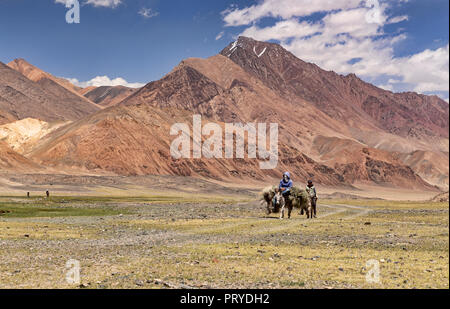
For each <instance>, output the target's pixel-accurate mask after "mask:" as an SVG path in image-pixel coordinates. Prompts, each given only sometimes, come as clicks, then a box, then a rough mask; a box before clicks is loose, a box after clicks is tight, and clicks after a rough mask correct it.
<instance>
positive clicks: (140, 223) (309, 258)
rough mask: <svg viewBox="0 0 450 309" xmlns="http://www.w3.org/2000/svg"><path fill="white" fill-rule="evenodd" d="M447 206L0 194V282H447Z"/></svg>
mask: <svg viewBox="0 0 450 309" xmlns="http://www.w3.org/2000/svg"><path fill="white" fill-rule="evenodd" d="M448 208H449V207H448V203H423V202H422V203H420V202H388V201H382V200H347V201H345V200H323V201H321V202H320V206H319V216H318V218H317V219H314V220H307V219H306V218H304V217H300V216H299V214H298V213H297V211H296V212H295V214H294V215H293V218H292V219H290V220H287V219H285V220H279V219H278V218H277V216H276V215H270V216H266V215H265V214H264V212H263V208H262V207H261V205H260V204H259V202H258V201H255V198H254V197H253V196H251V195H242V194H241V195H237V194H236V195H228V196H223V195H220V196H219V195H216V196H212V195H211V196H209V197H207V198H205V197H203V196H199V195H189V194H186V193H183V194H180V195H179V196H163V195H159V196H156V195H155V196H149V197H141V198H126V197H121V198H106V197H102V198H94V197H84V198H81V197H79V198H74V197H71V198H70V197H52V198H50V199H49V200H47V199H43V198H32V199H26V198H17V197H3V198H0V210H2V212H0V255H1V257H2V258H1V259H0V288H448V282H449V266H448V259H449V255H448V244H449V234H448V233H449V231H448ZM69 260H77V261H79V263H80V268H81V272H80V274H81V280H80V282H79V283H76V284H72V283H68V282H67V280H66V274H67V272H68V271H69V268H67V267H66V266H67V265H66V263H67V262H68V261H69ZM369 260H376V261H377V263H379V266H380V283H368V282H367V281H366V275H367V273H368V272H369V271H370V270H371V269H372V267H373V266H371V264H366V263H367V262H368V261H369Z"/></svg>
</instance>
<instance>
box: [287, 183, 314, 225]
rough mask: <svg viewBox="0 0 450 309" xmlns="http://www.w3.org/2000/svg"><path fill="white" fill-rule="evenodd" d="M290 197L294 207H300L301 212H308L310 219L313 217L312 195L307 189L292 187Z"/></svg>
mask: <svg viewBox="0 0 450 309" xmlns="http://www.w3.org/2000/svg"><path fill="white" fill-rule="evenodd" d="M289 199H290V201H291V203H292V206H293V207H294V208H297V209H300V211H301V214H303V213H306V216H307V217H308V219H312V217H313V213H312V204H311V196H310V195H309V194H308V192H306V190H305V189H300V188H298V187H293V188H292V189H291V195H290V197H289Z"/></svg>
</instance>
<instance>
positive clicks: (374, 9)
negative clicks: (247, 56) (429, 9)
mask: <svg viewBox="0 0 450 309" xmlns="http://www.w3.org/2000/svg"><path fill="white" fill-rule="evenodd" d="M404 2H407V1H405V0H402V1H393V0H392V1H391V0H388V1H383V2H381V1H380V2H379V1H377V0H367V1H361V0H333V1H331V0H261V1H259V2H258V4H255V5H252V6H249V7H244V8H238V7H237V6H236V5H232V6H231V7H229V8H228V9H227V10H225V11H223V12H222V16H223V21H224V23H225V26H226V27H237V26H239V27H243V28H244V30H243V31H242V32H241V34H240V35H243V36H248V37H252V38H254V39H256V40H262V41H269V40H275V41H278V42H280V44H281V45H282V46H283V47H285V48H286V49H287V50H289V51H290V52H292V53H293V54H295V55H296V56H297V57H299V58H301V59H302V60H305V61H308V62H313V63H316V64H317V65H319V66H320V67H322V68H324V69H327V70H333V71H336V72H338V73H341V74H348V73H355V74H357V75H359V76H361V77H362V78H364V79H366V80H368V81H370V82H373V83H375V84H378V85H379V86H380V87H383V88H385V89H388V90H391V91H406V90H413V91H416V92H420V93H433V92H435V93H437V92H448V91H449V45H448V43H447V45H445V46H442V47H441V48H438V49H435V50H430V49H427V50H424V51H422V52H420V53H417V54H413V55H410V56H406V57H396V56H395V54H394V47H395V45H396V44H398V43H400V42H402V41H404V40H405V39H407V35H406V34H405V33H403V32H402V31H401V30H400V31H398V32H397V33H394V34H387V33H385V32H384V26H385V25H389V24H397V23H402V22H407V21H408V20H409V17H408V16H406V15H401V16H389V15H388V12H389V8H390V7H392V6H393V5H402V3H404ZM311 14H315V15H314V16H311ZM263 18H265V19H267V18H272V19H274V23H273V24H272V25H270V26H261V20H262V19H263ZM266 25H267V23H266ZM441 96H442V95H441ZM446 97H447V98H448V95H447V96H446Z"/></svg>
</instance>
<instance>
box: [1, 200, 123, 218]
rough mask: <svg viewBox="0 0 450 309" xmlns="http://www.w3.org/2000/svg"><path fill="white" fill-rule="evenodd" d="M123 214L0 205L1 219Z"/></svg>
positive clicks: (119, 212)
mask: <svg viewBox="0 0 450 309" xmlns="http://www.w3.org/2000/svg"><path fill="white" fill-rule="evenodd" d="M121 213H123V211H119V210H115V209H108V208H85V207H70V206H56V205H40V204H23V203H0V218H35V217H47V218H53V217H83V216H113V215H118V214H121Z"/></svg>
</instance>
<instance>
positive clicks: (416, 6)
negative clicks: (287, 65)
mask: <svg viewBox="0 0 450 309" xmlns="http://www.w3.org/2000/svg"><path fill="white" fill-rule="evenodd" d="M71 1H74V0H0V61H1V62H4V63H7V62H9V61H11V60H14V59H16V58H24V59H25V60H27V61H28V62H30V63H31V64H33V65H35V66H37V67H39V68H41V69H43V70H45V71H47V72H50V73H52V74H54V75H56V76H59V77H65V78H68V79H69V80H71V81H72V82H73V83H75V84H77V85H79V86H82V87H86V86H91V85H93V86H100V85H119V84H120V85H125V86H130V87H139V86H142V85H144V84H146V83H148V82H150V81H154V80H158V79H160V78H161V77H163V76H164V75H165V74H167V73H168V72H170V71H171V70H172V69H173V67H175V66H176V65H177V64H178V63H180V62H181V61H182V60H183V59H185V58H189V57H202V58H206V57H209V56H213V55H215V54H217V53H219V52H220V51H221V50H222V49H223V48H224V47H225V46H227V45H228V44H229V43H230V42H232V41H234V40H236V38H237V37H238V36H239V35H245V36H249V37H252V38H254V39H257V40H261V41H270V42H276V43H279V44H281V45H282V46H283V47H285V48H286V49H288V50H289V51H291V52H292V53H294V54H295V55H296V56H297V57H299V58H301V59H302V60H305V61H308V62H313V63H316V64H317V65H319V66H320V67H322V68H323V69H326V70H333V71H335V72H337V73H340V74H349V73H355V74H357V75H358V76H359V77H361V78H362V79H364V80H366V81H368V82H371V83H373V84H375V85H377V86H379V87H382V88H384V89H387V90H391V91H395V92H402V91H416V92H419V93H424V94H436V95H439V96H440V97H442V98H443V99H444V100H447V102H448V98H449V16H448V12H449V1H448V0H333V1H331V0H257V1H255V0H230V1H228V0H224V1H216V0H79V1H78V2H79V3H80V22H79V23H71V24H69V23H67V21H66V13H67V12H68V11H69V10H70V9H71V8H72V6H69V8H68V7H66V2H71ZM71 16H73V15H71Z"/></svg>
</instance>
